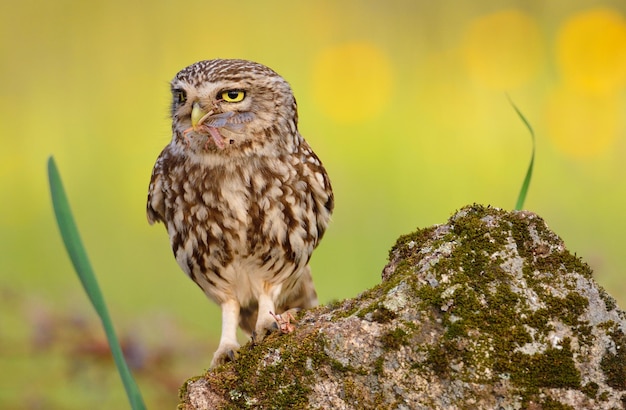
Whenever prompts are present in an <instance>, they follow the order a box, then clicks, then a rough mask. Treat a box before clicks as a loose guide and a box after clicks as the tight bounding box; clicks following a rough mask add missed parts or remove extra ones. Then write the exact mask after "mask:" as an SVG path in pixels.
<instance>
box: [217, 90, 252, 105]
mask: <svg viewBox="0 0 626 410" xmlns="http://www.w3.org/2000/svg"><path fill="white" fill-rule="evenodd" d="M219 97H220V98H221V99H222V100H224V101H226V102H230V103H236V102H239V101H242V100H243V99H244V98H245V97H246V92H245V91H243V90H227V91H222V93H221V94H220V95H219Z"/></svg>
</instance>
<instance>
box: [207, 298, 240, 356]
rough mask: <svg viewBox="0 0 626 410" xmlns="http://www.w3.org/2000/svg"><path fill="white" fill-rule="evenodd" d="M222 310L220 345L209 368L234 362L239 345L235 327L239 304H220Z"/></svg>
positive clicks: (237, 319)
mask: <svg viewBox="0 0 626 410" xmlns="http://www.w3.org/2000/svg"><path fill="white" fill-rule="evenodd" d="M221 308H222V336H221V337H220V344H219V346H218V347H217V350H216V351H215V354H214V355H213V360H211V367H212V368H213V367H215V366H219V365H220V364H224V363H226V362H228V361H232V360H235V358H236V356H237V350H239V343H238V342H237V326H238V324H239V302H237V301H236V300H227V301H226V302H224V303H222V304H221Z"/></svg>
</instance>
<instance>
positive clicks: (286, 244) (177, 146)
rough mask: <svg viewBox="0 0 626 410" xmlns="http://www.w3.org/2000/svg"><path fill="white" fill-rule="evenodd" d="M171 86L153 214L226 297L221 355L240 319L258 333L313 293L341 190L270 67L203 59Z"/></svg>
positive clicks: (313, 299)
mask: <svg viewBox="0 0 626 410" xmlns="http://www.w3.org/2000/svg"><path fill="white" fill-rule="evenodd" d="M171 91H172V105H171V118H172V140H171V142H170V143H169V144H168V145H167V146H166V147H165V148H164V149H163V151H162V152H161V154H160V155H159V157H158V158H157V160H156V163H155V165H154V169H153V171H152V177H151V180H150V185H149V192H148V201H147V214H148V221H149V222H150V224H153V223H155V222H162V223H163V224H164V225H165V227H166V229H167V233H168V235H169V238H170V244H171V247H172V250H173V252H174V256H175V258H176V261H177V262H178V264H179V265H180V267H181V268H182V270H183V271H184V272H185V273H186V274H187V275H188V276H189V277H190V278H191V279H192V280H193V281H194V282H195V283H196V284H197V285H198V286H199V287H200V288H201V289H202V291H203V292H204V293H205V294H206V295H207V296H208V297H209V298H210V299H211V300H213V301H214V302H215V303H217V304H218V305H219V306H220V308H221V311H222V333H221V337H220V341H219V346H218V348H217V351H216V352H215V354H214V356H213V360H212V361H211V367H215V366H217V365H220V364H222V363H224V362H226V361H229V360H234V359H235V357H236V352H237V350H238V349H239V344H238V341H237V335H236V332H237V326H239V327H241V329H242V330H243V331H244V332H245V333H246V334H248V335H251V336H252V337H253V340H262V339H263V338H264V337H265V335H267V333H268V332H269V331H271V330H273V329H276V328H277V327H278V326H277V323H276V318H279V319H280V318H281V314H282V317H287V318H289V317H291V313H292V312H295V311H297V310H299V309H304V308H310V307H313V306H315V305H316V304H317V294H316V292H315V287H314V285H313V280H312V278H311V271H310V268H309V260H310V258H311V254H312V252H313V250H314V249H315V248H316V246H317V245H318V243H319V241H320V239H322V236H323V235H324V232H325V230H326V227H327V226H328V223H329V220H330V217H331V213H332V210H333V205H334V197H333V192H332V188H331V184H330V180H329V178H328V175H327V173H326V170H325V169H324V167H323V165H322V163H321V161H320V160H319V158H318V157H317V155H315V153H314V152H313V150H312V149H311V147H310V146H309V144H308V143H307V142H306V141H305V140H304V138H303V137H302V136H301V135H300V133H299V132H298V112H297V106H296V100H295V98H294V96H293V92H292V90H291V87H290V86H289V84H288V83H287V81H285V80H284V79H283V78H282V77H281V76H280V75H278V74H277V73H276V72H274V71H273V70H271V69H270V68H268V67H266V66H264V65H261V64H258V63H255V62H252V61H246V60H225V59H216V60H205V61H200V62H197V63H195V64H192V65H190V66H188V67H186V68H184V69H183V70H181V71H180V72H179V73H178V74H176V76H175V77H174V79H173V80H172V82H171ZM283 325H284V324H283ZM281 327H282V329H283V330H284V329H285V328H286V329H290V328H291V325H290V324H287V325H286V326H281Z"/></svg>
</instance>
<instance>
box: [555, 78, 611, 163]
mask: <svg viewBox="0 0 626 410" xmlns="http://www.w3.org/2000/svg"><path fill="white" fill-rule="evenodd" d="M618 107H619V104H618V101H617V99H616V97H614V96H612V95H604V96H601V95H588V94H580V93H578V92H577V91H575V90H573V89H571V88H566V87H561V88H558V89H555V90H554V91H553V92H552V93H551V94H550V96H549V98H548V100H547V106H546V110H545V113H546V126H547V129H548V135H549V137H550V139H551V140H552V142H553V143H554V145H555V146H556V148H557V149H558V150H559V151H561V152H562V153H564V154H566V155H568V156H571V157H575V158H591V157H596V156H598V155H601V154H603V153H605V152H607V150H608V149H609V148H610V147H611V146H612V145H613V143H614V142H615V140H616V138H617V137H618V135H619V133H620V131H621V129H622V128H623V124H622V121H621V120H620V113H619V108H618Z"/></svg>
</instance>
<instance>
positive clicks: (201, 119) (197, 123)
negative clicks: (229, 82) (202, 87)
mask: <svg viewBox="0 0 626 410" xmlns="http://www.w3.org/2000/svg"><path fill="white" fill-rule="evenodd" d="M214 112H215V111H214V110H213V109H211V110H209V111H204V110H203V109H202V107H200V104H199V103H198V102H197V101H196V102H194V103H193V106H192V107H191V127H190V128H187V129H186V130H185V131H183V137H185V141H186V142H187V145H188V146H189V144H190V142H189V136H188V134H189V133H190V132H198V133H203V134H205V133H208V134H209V135H210V136H211V138H212V141H213V142H214V143H215V145H217V146H218V147H219V148H224V147H225V146H226V144H225V143H224V137H222V134H220V132H219V131H218V129H217V126H216V125H217V124H212V123H213V122H214V121H209V123H211V124H209V123H207V124H205V122H206V121H207V119H209V118H211V117H213V118H212V119H216V118H215V117H224V114H229V115H228V116H229V117H230V116H232V115H233V113H232V112H228V113H222V114H215V115H214ZM210 140H211V139H208V138H207V141H206V143H205V144H204V148H205V149H206V148H207V144H208V143H209V141H210Z"/></svg>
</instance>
